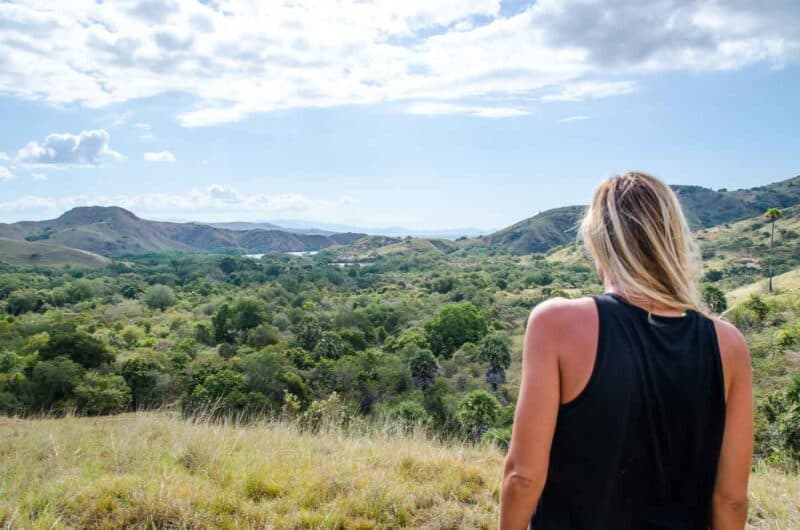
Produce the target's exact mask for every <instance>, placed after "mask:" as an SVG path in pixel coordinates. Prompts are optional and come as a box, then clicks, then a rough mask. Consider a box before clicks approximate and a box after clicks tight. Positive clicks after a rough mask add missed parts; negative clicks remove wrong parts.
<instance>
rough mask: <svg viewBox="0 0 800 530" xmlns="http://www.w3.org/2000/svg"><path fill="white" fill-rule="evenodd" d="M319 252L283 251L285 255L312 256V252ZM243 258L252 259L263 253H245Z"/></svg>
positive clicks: (261, 255) (259, 256)
mask: <svg viewBox="0 0 800 530" xmlns="http://www.w3.org/2000/svg"><path fill="white" fill-rule="evenodd" d="M317 253H319V250H300V251H297V252H284V254H286V255H287V256H313V255H314V254H317ZM244 257H245V258H253V259H261V258H263V257H264V253H261V254H245V255H244Z"/></svg>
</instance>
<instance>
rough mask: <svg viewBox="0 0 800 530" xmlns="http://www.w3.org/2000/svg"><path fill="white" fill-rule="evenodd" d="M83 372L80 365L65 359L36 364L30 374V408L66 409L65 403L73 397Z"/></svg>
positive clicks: (58, 358) (57, 358) (66, 404)
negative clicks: (32, 400)
mask: <svg viewBox="0 0 800 530" xmlns="http://www.w3.org/2000/svg"><path fill="white" fill-rule="evenodd" d="M83 372H84V369H83V367H82V366H81V365H79V364H78V363H76V362H74V361H72V360H70V359H68V358H67V357H56V358H55V359H51V360H48V361H42V362H40V363H37V364H36V365H35V366H34V367H33V370H32V372H31V384H32V388H31V390H32V394H33V397H34V402H33V403H32V408H33V409H41V410H45V409H48V408H51V407H54V406H57V407H56V408H66V407H68V406H69V403H67V401H68V400H70V399H71V398H72V397H73V390H74V389H75V387H76V386H77V385H78V384H79V383H80V380H81V377H82V376H83ZM59 406H60V407H59Z"/></svg>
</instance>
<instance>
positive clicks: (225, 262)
mask: <svg viewBox="0 0 800 530" xmlns="http://www.w3.org/2000/svg"><path fill="white" fill-rule="evenodd" d="M238 268H239V264H238V263H237V261H236V260H235V259H233V258H232V257H230V256H225V257H224V258H222V259H221V260H220V262H219V270H221V271H222V272H223V274H225V275H228V274H230V273H232V272H235V271H236V270H237V269H238Z"/></svg>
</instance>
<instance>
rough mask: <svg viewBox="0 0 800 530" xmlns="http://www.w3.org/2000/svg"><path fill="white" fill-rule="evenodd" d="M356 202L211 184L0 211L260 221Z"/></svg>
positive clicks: (10, 204)
mask: <svg viewBox="0 0 800 530" xmlns="http://www.w3.org/2000/svg"><path fill="white" fill-rule="evenodd" d="M356 203H358V201H357V199H355V198H353V197H351V196H349V195H342V196H341V197H339V198H334V199H316V198H311V197H308V196H306V195H302V194H298V193H280V194H274V195H271V194H265V193H255V194H249V193H241V192H239V191H238V190H236V189H235V188H232V187H230V186H223V185H216V184H215V185H212V186H209V187H208V188H205V189H193V190H189V191H186V192H183V193H142V194H138V195H113V196H105V195H77V196H67V197H47V196H39V195H25V196H21V197H18V198H16V199H13V200H8V201H0V212H5V213H14V214H17V213H27V214H29V215H31V214H34V215H39V216H48V215H49V216H56V215H59V214H60V213H62V212H63V211H65V210H68V209H70V208H74V207H75V206H86V205H99V206H121V207H123V208H127V209H129V210H132V211H134V212H136V213H137V214H144V215H150V216H154V217H164V216H167V217H174V216H175V214H176V213H181V214H183V215H184V216H187V217H190V216H202V217H209V216H212V217H213V216H215V215H216V216H222V217H230V218H233V217H236V218H242V215H244V216H245V217H246V216H247V214H251V216H255V217H259V218H261V219H263V218H265V217H269V216H274V215H286V214H299V213H303V212H308V213H314V214H318V213H319V212H331V213H333V212H336V211H337V210H339V209H341V208H342V207H346V206H352V205H353V204H356Z"/></svg>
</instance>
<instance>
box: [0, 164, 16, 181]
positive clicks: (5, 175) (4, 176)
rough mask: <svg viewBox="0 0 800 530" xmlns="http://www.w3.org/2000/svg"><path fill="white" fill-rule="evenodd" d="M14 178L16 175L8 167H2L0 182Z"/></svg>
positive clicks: (0, 167) (0, 168)
mask: <svg viewBox="0 0 800 530" xmlns="http://www.w3.org/2000/svg"><path fill="white" fill-rule="evenodd" d="M13 178H14V174H13V173H12V172H11V170H10V169H8V168H7V167H3V166H0V182H5V181H7V180H11V179H13Z"/></svg>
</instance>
